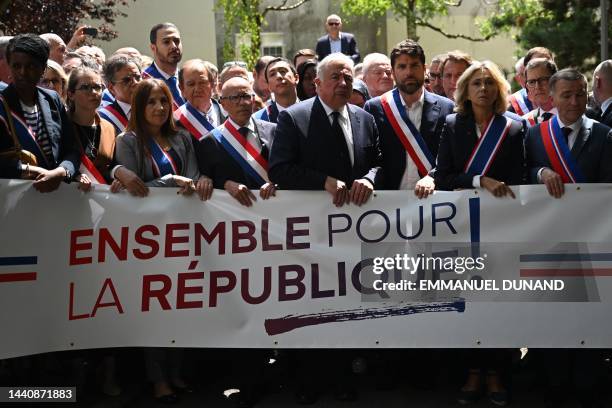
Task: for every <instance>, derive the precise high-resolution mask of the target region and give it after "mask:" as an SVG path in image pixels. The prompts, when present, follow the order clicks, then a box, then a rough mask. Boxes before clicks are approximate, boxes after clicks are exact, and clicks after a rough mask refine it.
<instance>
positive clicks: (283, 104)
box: [253, 58, 298, 123]
mask: <svg viewBox="0 0 612 408" xmlns="http://www.w3.org/2000/svg"><path fill="white" fill-rule="evenodd" d="M264 75H265V78H266V81H267V84H268V89H269V90H270V92H271V93H272V95H274V98H273V99H270V100H269V101H268V103H267V104H266V106H265V107H264V108H262V109H260V110H258V111H257V112H255V113H254V114H253V117H254V118H255V119H259V120H265V121H268V122H272V123H276V121H277V120H278V114H279V113H280V112H282V111H284V110H285V109H287V108H288V107H289V106H291V105H293V104H295V103H296V102H297V88H296V87H297V83H298V75H297V71H296V70H295V67H294V66H293V65H292V64H291V63H290V62H289V60H287V59H286V58H274V59H272V60H271V61H270V62H268V65H266V68H265V69H264Z"/></svg>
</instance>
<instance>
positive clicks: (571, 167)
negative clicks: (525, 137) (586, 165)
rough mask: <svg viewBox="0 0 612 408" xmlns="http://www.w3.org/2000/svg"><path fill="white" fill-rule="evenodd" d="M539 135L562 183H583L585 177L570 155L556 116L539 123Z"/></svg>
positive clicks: (551, 164)
mask: <svg viewBox="0 0 612 408" xmlns="http://www.w3.org/2000/svg"><path fill="white" fill-rule="evenodd" d="M540 136H541V137H542V144H543V145H544V150H545V151H546V156H548V161H549V162H550V166H551V167H552V169H553V170H554V171H555V173H557V174H558V175H560V176H561V179H562V180H563V183H584V182H585V178H584V176H583V175H582V172H581V171H580V169H579V168H578V164H577V163H576V161H575V160H574V158H573V157H572V153H571V152H570V149H569V146H568V145H567V142H566V141H565V137H564V135H563V130H561V126H560V125H559V119H558V118H557V116H555V117H553V118H552V119H550V120H549V121H547V122H542V123H541V124H540Z"/></svg>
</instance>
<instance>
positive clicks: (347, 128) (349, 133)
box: [319, 98, 355, 166]
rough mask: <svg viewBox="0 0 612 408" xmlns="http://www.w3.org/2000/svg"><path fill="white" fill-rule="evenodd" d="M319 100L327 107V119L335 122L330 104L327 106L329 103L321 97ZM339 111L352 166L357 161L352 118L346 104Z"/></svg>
mask: <svg viewBox="0 0 612 408" xmlns="http://www.w3.org/2000/svg"><path fill="white" fill-rule="evenodd" d="M319 100H320V101H321V105H323V109H325V113H326V114H327V119H328V120H329V123H330V124H333V123H334V117H333V116H332V113H333V112H335V111H334V110H333V109H332V108H330V107H329V106H327V104H326V103H325V102H323V100H322V99H321V98H319ZM339 113H340V116H338V122H340V127H341V128H342V133H344V140H346V147H347V148H348V153H349V158H350V159H351V166H353V164H354V163H355V152H354V151H353V149H354V144H353V130H352V129H351V120H350V118H349V115H348V109H347V108H346V105H344V106H343V107H342V109H341V110H340V111H339Z"/></svg>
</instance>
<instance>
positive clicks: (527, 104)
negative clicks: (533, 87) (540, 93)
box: [509, 88, 533, 116]
mask: <svg viewBox="0 0 612 408" xmlns="http://www.w3.org/2000/svg"><path fill="white" fill-rule="evenodd" d="M509 99H510V103H511V104H512V107H513V108H514V112H516V114H517V115H519V116H523V115H526V114H527V113H529V112H531V110H532V109H533V105H532V104H531V101H530V100H529V98H528V97H527V90H526V89H525V88H523V89H521V90H520V91H518V92H515V93H513V94H512V95H510V98H509Z"/></svg>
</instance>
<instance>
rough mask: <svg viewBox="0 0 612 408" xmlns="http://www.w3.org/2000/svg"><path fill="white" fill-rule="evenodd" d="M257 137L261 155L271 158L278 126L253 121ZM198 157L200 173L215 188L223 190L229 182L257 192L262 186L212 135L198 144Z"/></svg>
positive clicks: (257, 120) (205, 137)
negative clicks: (209, 179)
mask: <svg viewBox="0 0 612 408" xmlns="http://www.w3.org/2000/svg"><path fill="white" fill-rule="evenodd" d="M253 122H254V123H255V129H256V130H257V136H258V137H259V141H260V142H261V145H262V150H261V153H262V155H263V157H264V158H266V159H267V158H268V157H269V152H270V147H271V146H272V141H273V140H274V129H276V124H275V123H271V122H266V121H263V120H259V119H253ZM196 157H197V159H198V165H199V167H200V173H201V174H203V175H206V176H208V177H210V178H211V179H212V180H213V185H214V187H215V188H220V189H222V188H223V186H224V184H225V182H226V181H227V180H231V181H235V182H236V183H240V184H244V185H245V186H247V187H248V188H249V189H251V190H257V189H259V188H260V187H261V186H260V185H258V183H257V181H256V180H254V179H253V178H252V177H251V176H250V175H249V174H248V173H247V172H245V171H244V170H243V169H242V167H240V164H238V162H237V161H236V160H234V158H233V157H232V156H230V154H229V153H228V152H227V151H226V150H225V148H224V147H223V146H222V145H221V144H220V143H219V142H218V141H217V139H215V137H214V136H213V135H212V133H208V134H207V135H206V136H204V138H203V139H202V140H201V141H200V142H196Z"/></svg>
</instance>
